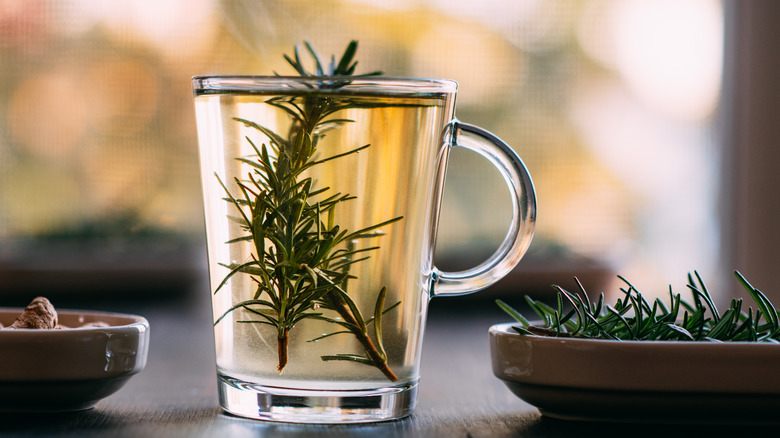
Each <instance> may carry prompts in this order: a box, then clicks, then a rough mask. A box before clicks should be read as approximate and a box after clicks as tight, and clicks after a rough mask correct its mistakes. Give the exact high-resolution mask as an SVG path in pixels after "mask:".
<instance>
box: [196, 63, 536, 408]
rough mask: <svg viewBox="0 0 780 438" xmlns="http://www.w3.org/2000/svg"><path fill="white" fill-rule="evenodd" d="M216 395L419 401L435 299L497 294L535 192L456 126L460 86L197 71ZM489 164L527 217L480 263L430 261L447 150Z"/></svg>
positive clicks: (262, 400) (478, 132) (526, 230)
mask: <svg viewBox="0 0 780 438" xmlns="http://www.w3.org/2000/svg"><path fill="white" fill-rule="evenodd" d="M192 86H193V91H194V99H195V110H196V116H197V128H198V141H199V146H200V164H201V177H202V188H203V195H204V209H205V219H206V232H207V242H208V258H209V275H210V282H211V285H212V286H211V287H212V304H213V314H214V320H215V324H214V333H215V343H216V359H217V372H218V386H219V397H220V404H221V406H222V408H223V409H224V410H226V411H228V412H230V413H233V414H236V415H239V416H244V417H250V418H258V419H266V420H275V421H284V422H297V423H349V422H369V421H380V420H389V419H394V418H400V417H403V416H406V415H408V414H410V413H411V412H412V411H413V409H414V407H415V400H416V393H417V386H418V380H419V371H420V357H421V351H420V350H421V346H422V338H423V331H424V327H425V319H426V311H427V307H428V301H429V299H430V298H432V297H434V296H446V295H461V294H466V293H471V292H474V291H477V290H480V289H484V288H486V287H488V286H490V285H491V284H493V283H494V282H496V281H498V280H499V279H500V278H502V277H503V276H504V275H506V274H507V273H508V272H509V271H510V270H511V269H512V268H513V267H514V266H515V265H516V264H517V263H518V262H519V260H520V258H521V257H522V256H523V254H524V253H525V251H526V250H527V248H528V246H529V244H530V241H531V238H532V234H533V228H534V223H535V216H536V199H535V193H534V188H533V184H532V182H531V179H530V177H529V175H528V172H527V171H526V169H525V166H524V165H523V163H522V161H521V160H520V158H519V157H518V156H517V155H516V154H515V153H514V152H513V151H512V149H511V148H510V147H509V146H507V145H506V144H505V143H503V142H502V141H501V140H499V139H498V138H496V137H495V136H493V135H492V134H490V133H488V132H486V131H484V130H482V129H480V128H477V127H474V126H471V125H467V124H463V123H460V122H459V121H457V120H456V119H455V118H454V109H455V95H456V91H457V83H456V82H454V81H449V80H428V79H406V78H403V79H401V78H386V77H370V78H369V77H363V78H360V77H345V78H311V77H309V78H300V77H279V76H275V77H262V76H198V77H194V78H193V79H192ZM456 146H457V147H464V148H467V149H470V150H473V151H475V152H477V153H479V154H480V155H482V156H483V157H485V158H486V159H488V160H489V161H490V162H491V163H492V164H493V165H495V167H496V168H497V169H498V170H499V172H500V173H501V175H502V176H503V178H504V179H505V180H506V183H507V185H508V187H509V190H510V192H511V194H512V196H511V199H512V205H513V216H512V221H511V223H510V226H509V231H508V233H507V235H506V237H505V239H504V241H503V242H502V244H501V245H500V247H499V248H498V250H497V251H496V252H495V253H494V254H493V255H492V256H491V257H490V258H489V259H488V260H487V261H485V262H484V263H482V264H481V265H479V266H477V267H475V268H473V269H469V270H466V271H461V272H443V271H441V270H439V269H437V268H436V267H435V266H434V264H433V253H434V245H435V241H436V229H437V224H438V219H439V207H440V203H441V199H442V191H443V188H444V179H445V170H446V167H447V158H448V156H449V151H450V148H452V147H456Z"/></svg>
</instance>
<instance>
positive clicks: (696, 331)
mask: <svg viewBox="0 0 780 438" xmlns="http://www.w3.org/2000/svg"><path fill="white" fill-rule="evenodd" d="M735 275H736V277H737V279H738V280H739V282H740V284H741V285H742V286H743V287H744V288H745V290H746V291H747V292H748V294H749V295H750V297H751V298H752V300H753V301H754V303H755V305H756V308H755V309H754V308H753V307H752V306H748V307H747V309H745V308H744V307H745V305H744V304H743V300H742V299H741V298H735V299H732V300H731V303H730V305H729V307H728V309H726V310H724V311H723V312H720V311H719V310H718V309H717V307H716V306H715V303H714V301H713V299H712V297H711V295H710V293H709V292H708V290H707V287H706V285H705V284H704V281H703V280H702V278H701V276H700V275H699V273H698V272H695V271H694V273H693V274H689V275H688V283H687V289H688V290H689V291H690V292H691V294H692V300H691V301H686V300H684V299H682V297H681V294H680V293H674V292H673V291H672V288H671V286H670V287H669V301H668V302H667V303H664V302H663V301H662V300H661V299H660V298H656V299H654V300H650V301H648V300H647V299H646V298H645V297H644V296H643V295H642V293H641V292H639V290H637V288H636V287H634V286H633V285H632V284H631V283H630V282H629V281H628V280H626V279H625V278H624V277H622V276H618V278H620V280H621V281H622V282H623V283H625V286H623V287H621V288H620V291H621V292H622V293H623V296H622V297H620V298H618V299H617V301H616V302H615V304H614V305H610V304H606V303H605V302H604V294H603V293H601V294H599V296H598V299H597V300H595V301H593V300H591V299H590V298H588V295H587V293H586V291H585V289H584V288H583V287H582V284H581V283H580V282H579V281H577V285H578V288H579V291H577V292H569V291H567V290H565V289H564V288H562V287H560V286H557V285H556V286H553V287H554V288H555V289H557V291H558V294H557V299H556V303H555V305H553V306H551V305H548V304H545V303H542V302H540V301H537V300H534V299H532V298H531V297H529V296H526V297H525V300H526V302H527V303H528V305H529V306H530V307H531V309H532V310H533V312H535V314H536V315H537V316H538V318H539V319H540V322H538V323H536V322H534V323H532V322H530V321H529V320H528V319H527V318H526V317H524V316H523V315H522V314H521V313H520V312H519V311H517V310H516V309H514V308H513V307H511V306H509V305H508V304H507V303H505V302H503V301H501V300H497V301H496V302H497V304H498V306H499V307H501V309H503V310H504V311H505V312H506V313H508V314H509V315H510V316H512V317H513V318H514V319H515V320H517V322H519V324H520V325H518V326H514V327H513V328H514V330H515V331H517V332H518V333H520V334H531V335H541V336H555V337H576V338H591V339H608V340H617V341H623V340H632V341H710V342H770V343H778V342H780V323H778V313H777V310H775V307H774V306H773V305H772V303H771V302H770V301H769V299H768V298H767V297H766V295H764V293H762V292H761V291H760V290H758V289H757V288H755V287H753V285H751V284H750V283H749V282H748V280H747V279H746V278H745V277H744V276H743V275H742V274H741V273H739V272H738V271H735Z"/></svg>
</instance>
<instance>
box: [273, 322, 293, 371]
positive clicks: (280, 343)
mask: <svg viewBox="0 0 780 438" xmlns="http://www.w3.org/2000/svg"><path fill="white" fill-rule="evenodd" d="M289 342H290V335H289V334H288V330H287V329H282V330H280V331H279V336H278V337H277V343H276V344H277V348H278V350H279V365H277V366H276V369H277V370H279V374H281V373H282V371H283V370H284V367H285V366H286V365H287V344H289Z"/></svg>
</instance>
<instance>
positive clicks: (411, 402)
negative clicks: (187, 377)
mask: <svg viewBox="0 0 780 438" xmlns="http://www.w3.org/2000/svg"><path fill="white" fill-rule="evenodd" d="M217 385H218V390H219V403H220V405H221V406H222V409H224V410H225V411H227V412H229V413H231V414H234V415H238V416H241V417H247V418H254V419H259V420H269V421H280V422H286V423H324V424H334V423H368V422H373V421H387V420H394V419H397V418H401V417H405V416H407V415H409V414H411V413H412V411H413V410H414V407H415V403H416V400H417V382H416V381H415V382H411V383H408V384H405V385H399V386H389V387H384V388H378V389H369V390H345V391H331V390H307V389H297V388H292V389H291V388H279V387H273V386H264V385H261V384H258V383H251V382H245V381H242V380H239V379H234V378H232V377H229V376H224V375H218V376H217Z"/></svg>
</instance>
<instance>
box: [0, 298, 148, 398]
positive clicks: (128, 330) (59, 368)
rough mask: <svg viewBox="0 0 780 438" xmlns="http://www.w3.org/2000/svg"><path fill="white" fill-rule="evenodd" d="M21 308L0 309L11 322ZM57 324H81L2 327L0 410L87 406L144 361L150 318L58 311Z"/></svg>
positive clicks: (0, 319)
mask: <svg viewBox="0 0 780 438" xmlns="http://www.w3.org/2000/svg"><path fill="white" fill-rule="evenodd" d="M23 310H24V309H8V308H0V323H2V324H3V325H4V326H6V327H7V326H9V325H10V324H11V323H12V322H13V321H14V319H16V317H17V316H18V315H19V314H20V313H21V312H22V311H23ZM57 314H58V317H59V323H60V324H61V325H64V326H67V327H79V326H81V325H83V324H86V323H90V322H98V321H101V322H105V323H107V324H108V326H107V327H79V328H69V329H51V330H36V329H16V330H10V329H4V330H0V357H1V358H2V360H0V411H2V412H29V411H48V412H51V411H74V410H82V409H88V408H91V407H93V406H94V405H95V403H96V402H97V401H98V400H100V399H102V398H104V397H106V396H108V395H111V394H113V393H114V392H116V391H117V390H118V389H119V388H121V387H122V386H123V385H124V384H125V383H126V382H127V380H128V379H130V377H131V376H132V375H134V374H136V373H138V372H139V371H141V370H142V369H143V368H144V366H145V365H146V358H147V354H148V351H149V323H148V322H147V321H146V319H145V318H143V317H141V316H136V315H126V314H119V313H105V312H90V311H79V310H62V311H59V310H58V311H57Z"/></svg>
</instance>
